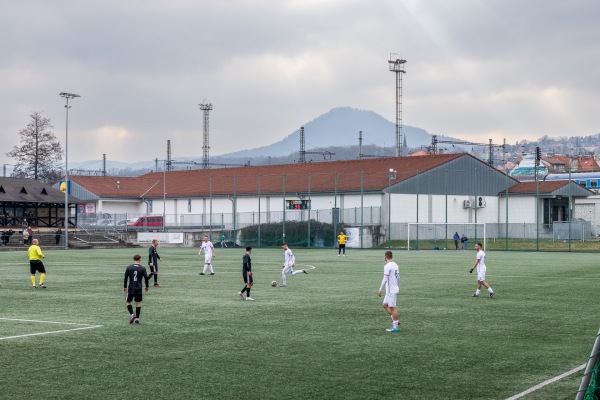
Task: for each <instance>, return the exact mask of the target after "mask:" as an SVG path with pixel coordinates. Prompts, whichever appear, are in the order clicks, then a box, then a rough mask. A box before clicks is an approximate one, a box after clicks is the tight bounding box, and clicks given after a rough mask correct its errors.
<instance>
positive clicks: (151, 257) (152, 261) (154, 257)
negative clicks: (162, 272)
mask: <svg viewBox="0 0 600 400" xmlns="http://www.w3.org/2000/svg"><path fill="white" fill-rule="evenodd" d="M157 247H158V240H156V239H154V240H152V244H151V245H150V247H149V248H148V266H149V267H150V275H154V286H156V287H160V284H159V283H158V260H160V261H162V260H161V258H160V256H159V255H158V251H157V250H156V248H157Z"/></svg>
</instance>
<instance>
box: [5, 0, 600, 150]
mask: <svg viewBox="0 0 600 400" xmlns="http://www.w3.org/2000/svg"><path fill="white" fill-rule="evenodd" d="M599 13H600V3H598V2H597V1H595V0H577V1H575V2H550V3H548V2H546V1H542V0H531V1H527V2H523V1H517V0H487V1H483V0H456V1H452V2H448V1H443V0H432V1H428V2H422V1H417V0H402V1H398V0H382V1H377V2H373V1H368V0H319V1H316V0H310V1H309V0H253V1H249V0H229V1H226V2H198V1H192V0H175V1H170V2H164V1H158V0H150V1H139V0H138V1H128V2H122V1H116V0H104V1H99V0H90V1H86V2H52V3H49V2H13V3H11V6H10V7H4V9H3V13H2V14H1V15H0V25H1V26H2V27H3V35H2V36H0V54H2V55H3V56H2V58H0V86H1V87H2V89H3V90H2V93H1V95H0V107H2V110H3V112H2V113H0V140H1V141H2V143H3V144H4V145H5V146H6V148H10V147H12V145H14V144H16V142H17V138H16V135H15V133H16V132H18V130H19V129H20V128H22V127H23V126H25V125H26V123H27V115H28V114H29V112H30V111H31V110H40V111H43V112H44V115H45V116H48V117H49V118H51V120H52V122H53V123H54V125H55V131H56V132H57V133H58V135H59V137H60V132H64V128H65V126H64V120H65V114H64V101H63V99H61V98H60V97H58V93H59V92H62V91H68V92H74V93H78V94H80V95H81V98H79V99H76V100H74V101H73V104H72V109H71V110H70V114H69V121H70V122H69V124H70V130H72V131H73V132H78V134H79V135H81V137H83V138H85V140H83V141H82V142H81V143H80V141H79V140H78V139H77V138H75V137H74V139H73V143H72V144H71V142H70V143H69V149H70V150H69V152H70V159H73V160H85V159H91V158H96V159H99V158H101V155H102V153H103V152H106V153H107V157H108V158H109V159H114V160H125V159H128V160H132V161H137V160H143V159H144V160H147V159H152V158H156V157H158V158H164V156H165V154H166V153H165V152H166V140H168V139H171V140H172V147H173V151H174V153H176V154H179V155H181V156H201V154H202V149H201V143H202V141H201V134H202V113H201V112H200V110H199V109H198V103H201V102H203V101H205V100H206V101H210V102H211V103H212V104H213V106H214V109H213V111H212V112H211V114H210V135H211V142H210V146H211V154H215V155H216V154H221V153H225V152H229V151H235V150H240V149H243V148H247V147H256V146H260V145H264V144H269V143H272V142H274V141H276V140H279V139H281V138H283V137H285V136H286V135H288V134H289V133H291V132H292V131H294V130H296V129H298V127H299V126H300V125H301V124H303V123H305V122H307V121H309V120H312V119H313V118H314V117H316V116H318V115H320V114H322V113H324V112H326V111H328V110H329V109H331V108H333V107H338V106H351V107H356V108H361V109H370V110H373V111H375V112H377V113H379V114H381V115H383V116H384V117H386V118H388V119H389V120H392V121H393V120H394V119H395V115H394V112H395V111H394V110H395V104H394V98H395V95H394V90H395V85H394V82H395V81H394V76H393V74H391V73H390V72H389V71H388V65H387V59H388V57H389V55H390V53H400V54H401V56H402V57H403V58H405V59H406V60H407V61H408V62H407V64H406V70H407V74H406V75H405V76H404V79H403V84H404V88H403V95H404V96H403V111H404V112H403V117H404V122H405V123H406V124H410V125H413V126H418V127H421V128H423V129H427V130H429V131H430V132H433V133H443V134H451V135H454V136H459V137H464V138H465V139H469V140H474V138H478V139H477V141H480V140H487V137H488V136H489V135H492V134H493V135H496V136H498V135H499V138H500V140H501V138H502V137H507V138H511V137H518V138H528V139H531V140H534V139H536V138H538V137H541V136H542V135H545V134H547V135H550V136H559V135H562V136H566V135H587V134H593V133H596V132H598V131H599V129H598V125H599V121H598V118H597V117H596V115H597V112H596V111H595V109H594V104H598V103H599V100H600V99H599V97H600V87H599V86H600V82H599V81H598V79H597V72H596V69H597V67H596V65H597V64H598V61H599V60H598V58H599V57H600V48H599V47H600V43H599V42H598V41H597V40H595V38H596V37H598V36H599V34H600V27H599V25H598V24H597V18H596V16H597V15H598V14H599ZM494 140H496V139H494ZM90 143H93V145H91V146H90V145H89V144H90ZM105 143H111V145H107V144H105ZM117 144H118V146H117ZM121 146H123V147H122V148H121ZM71 149H73V152H71ZM0 161H3V162H9V161H8V160H6V158H5V156H4V153H1V154H0Z"/></svg>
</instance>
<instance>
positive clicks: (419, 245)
mask: <svg viewBox="0 0 600 400" xmlns="http://www.w3.org/2000/svg"><path fill="white" fill-rule="evenodd" d="M455 233H458V235H459V236H460V237H461V238H462V236H463V235H465V236H466V237H467V245H466V248H467V249H469V250H472V249H474V246H475V243H477V242H481V244H483V248H484V249H486V248H487V233H486V229H485V223H479V222H477V223H475V222H471V223H443V222H442V223H431V222H427V223H417V222H410V223H408V224H407V235H406V236H407V246H406V248H407V250H445V249H448V250H454V249H455V245H454V239H453V237H454V234H455ZM464 247H465V246H463V243H462V242H461V240H460V239H459V241H458V248H459V249H463V248H464Z"/></svg>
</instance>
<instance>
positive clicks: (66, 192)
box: [58, 92, 81, 250]
mask: <svg viewBox="0 0 600 400" xmlns="http://www.w3.org/2000/svg"><path fill="white" fill-rule="evenodd" d="M58 95H59V96H60V97H64V98H65V99H66V100H67V104H65V110H66V114H67V117H66V123H65V250H68V249H69V108H71V106H69V99H74V98H76V97H81V96H80V95H78V94H75V93H66V92H61V93H59V94H58Z"/></svg>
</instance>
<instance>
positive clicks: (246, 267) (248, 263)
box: [242, 253, 252, 274]
mask: <svg viewBox="0 0 600 400" xmlns="http://www.w3.org/2000/svg"><path fill="white" fill-rule="evenodd" d="M242 272H243V273H244V274H247V273H248V272H252V260H251V259H250V254H248V253H246V254H244V257H243V258H242Z"/></svg>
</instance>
